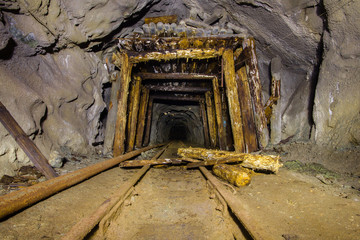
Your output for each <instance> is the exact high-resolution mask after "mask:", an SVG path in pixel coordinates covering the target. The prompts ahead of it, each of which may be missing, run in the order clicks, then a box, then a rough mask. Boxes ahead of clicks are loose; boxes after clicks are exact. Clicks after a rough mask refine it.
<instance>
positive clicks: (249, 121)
mask: <svg viewBox="0 0 360 240" xmlns="http://www.w3.org/2000/svg"><path fill="white" fill-rule="evenodd" d="M236 81H237V85H238V92H239V101H240V106H241V116H242V120H243V126H245V127H244V128H243V131H244V140H245V141H244V144H245V152H255V151H256V150H258V143H257V136H256V126H255V119H254V112H253V107H252V102H251V94H250V88H249V82H248V78H247V75H246V68H245V66H244V67H242V68H240V69H239V70H238V71H237V72H236Z"/></svg>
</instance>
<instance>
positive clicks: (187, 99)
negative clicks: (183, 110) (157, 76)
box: [151, 94, 204, 102]
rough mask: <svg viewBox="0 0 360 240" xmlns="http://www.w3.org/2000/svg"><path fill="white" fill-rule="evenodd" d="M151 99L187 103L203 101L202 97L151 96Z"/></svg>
mask: <svg viewBox="0 0 360 240" xmlns="http://www.w3.org/2000/svg"><path fill="white" fill-rule="evenodd" d="M151 97H152V98H153V99H156V100H170V101H187V102H199V101H201V100H204V96H200V95H180V94H179V95H161V94H154V95H151Z"/></svg>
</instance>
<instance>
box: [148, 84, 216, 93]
mask: <svg viewBox="0 0 360 240" xmlns="http://www.w3.org/2000/svg"><path fill="white" fill-rule="evenodd" d="M146 88H147V89H149V90H151V91H156V92H186V93H204V92H207V91H210V90H211V88H209V87H196V86H194V87H192V86H164V85H161V86H159V85H146Z"/></svg>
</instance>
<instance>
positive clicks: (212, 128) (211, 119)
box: [205, 92, 217, 148]
mask: <svg viewBox="0 0 360 240" xmlns="http://www.w3.org/2000/svg"><path fill="white" fill-rule="evenodd" d="M205 102H206V113H207V119H208V125H209V134H210V146H211V147H212V148H215V147H216V146H217V134H216V132H217V129H216V121H215V111H214V104H213V101H212V94H211V92H206V93H205Z"/></svg>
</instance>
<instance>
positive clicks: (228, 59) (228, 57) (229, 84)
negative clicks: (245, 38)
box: [223, 49, 245, 152]
mask: <svg viewBox="0 0 360 240" xmlns="http://www.w3.org/2000/svg"><path fill="white" fill-rule="evenodd" d="M223 60H224V74H225V85H226V93H227V99H228V104H229V112H230V119H231V128H232V132H233V139H234V147H235V151H236V152H243V151H244V150H245V149H244V133H243V123H242V119H241V108H240V103H239V94H238V92H237V84H236V80H235V67H234V54H233V51H232V50H231V49H226V50H225V51H224V55H223Z"/></svg>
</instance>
